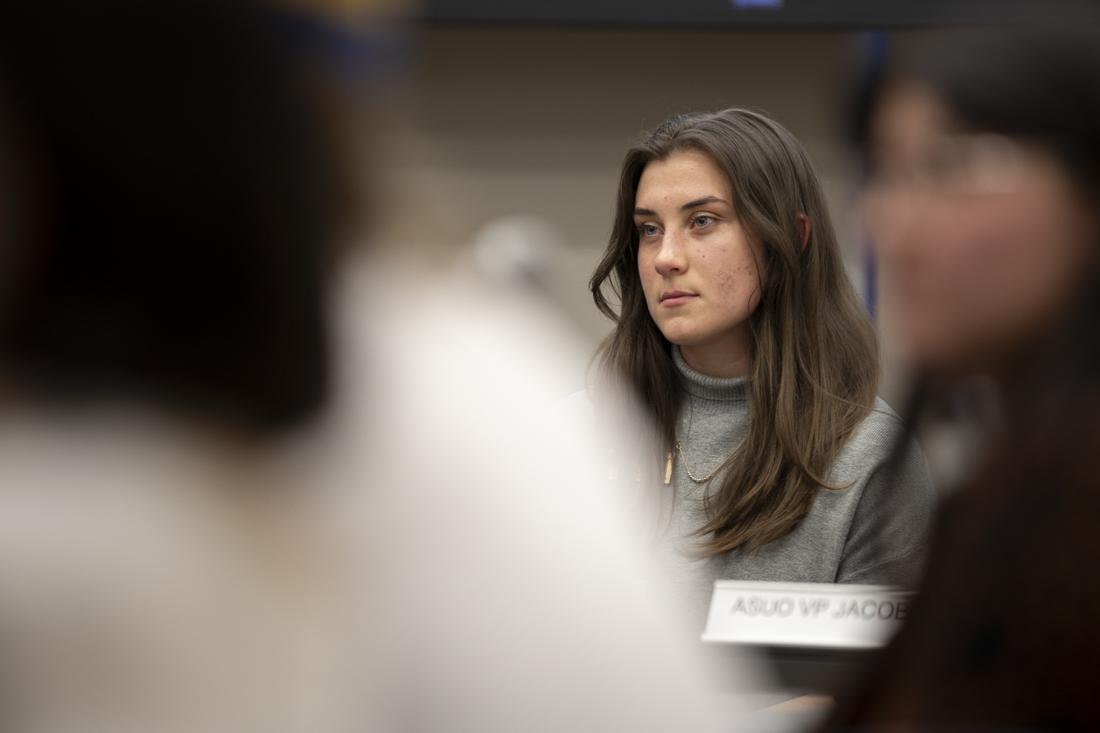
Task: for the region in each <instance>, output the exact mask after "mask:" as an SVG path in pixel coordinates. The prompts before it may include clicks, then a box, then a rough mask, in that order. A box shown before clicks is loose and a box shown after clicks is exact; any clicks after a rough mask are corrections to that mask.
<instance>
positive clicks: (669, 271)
mask: <svg viewBox="0 0 1100 733" xmlns="http://www.w3.org/2000/svg"><path fill="white" fill-rule="evenodd" d="M608 287H610V288H611V289H612V290H613V291H614V292H615V294H616V295H617V296H618V300H619V301H620V303H621V304H620V306H619V308H618V310H616V309H615V307H614V306H613V305H612V304H611V302H610V301H609V299H608V297H607V295H606V294H605V290H606V289H607V288H608ZM591 289H592V294H593V297H594V298H595V301H596V305H597V306H598V307H599V308H600V310H601V311H603V312H604V313H605V314H606V315H607V316H608V317H610V318H611V319H612V320H614V321H615V324H616V326H615V330H614V332H613V333H612V334H611V336H610V337H609V338H608V340H607V341H606V343H605V344H604V346H603V348H602V350H601V353H600V360H601V364H602V366H603V373H604V376H605V377H606V378H608V379H610V380H612V381H615V380H624V381H625V382H626V385H627V386H628V387H629V388H632V389H633V391H635V392H636V394H637V396H638V398H639V399H640V401H641V404H642V406H643V408H644V410H645V411H646V412H647V413H648V415H649V416H650V417H651V418H652V420H653V422H654V424H655V427H656V430H657V440H656V442H657V443H658V445H657V446H655V447H654V446H650V447H648V448H647V449H646V450H647V451H648V453H649V457H648V460H646V461H645V462H646V463H647V464H648V465H649V466H650V467H651V468H652V469H655V473H656V474H657V475H656V483H663V484H665V485H667V490H668V492H670V493H671V496H672V499H671V522H670V527H669V534H670V536H671V538H672V539H673V540H674V542H675V544H677V545H679V547H680V549H682V550H684V551H685V552H682V553H678V554H681V555H687V556H688V557H689V561H688V563H687V566H686V568H685V569H684V570H683V577H684V579H685V581H686V582H687V583H688V585H689V586H691V590H692V592H694V593H696V594H697V595H698V596H699V600H700V601H701V602H704V603H705V599H706V598H707V597H709V591H710V589H711V587H712V585H713V581H714V580H717V579H742V580H774V581H804V582H825V583H832V582H840V583H883V584H902V585H909V584H910V583H911V582H912V581H913V579H914V571H915V569H916V568H917V566H918V565H919V561H920V558H921V552H922V547H923V545H924V533H925V525H926V519H927V517H928V515H929V512H930V508H931V504H932V492H931V487H930V483H929V478H928V474H927V471H926V469H925V466H924V464H923V460H922V459H921V457H920V456H919V454H917V453H916V452H912V453H910V454H909V455H908V456H907V457H906V459H905V460H904V461H902V462H901V463H900V465H899V466H897V467H896V470H893V471H888V470H887V469H886V465H885V461H886V458H887V456H888V455H889V454H890V451H891V448H892V447H893V445H894V443H895V442H896V441H897V439H898V436H899V434H900V432H901V424H900V421H899V419H898V417H897V415H895V414H894V413H893V412H892V411H891V410H890V408H889V407H888V406H887V405H886V404H885V403H884V402H882V401H881V400H877V399H876V397H875V387H876V382H877V375H878V357H877V346H876V340H875V336H874V333H873V331H872V329H871V325H870V323H869V322H868V319H867V316H866V315H865V313H864V311H863V308H862V307H861V304H860V302H859V300H858V298H857V296H856V294H855V293H854V292H853V289H852V287H851V285H850V283H849V281H848V279H847V277H846V275H845V272H844V269H843V266H842V263H841V260H840V256H839V254H838V252H837V244H836V238H835V235H834V233H833V229H832V224H831V223H830V220H829V215H828V212H827V209H826V206H825V202H824V199H823V197H822V194H821V188H820V185H819V184H818V181H817V177H816V175H815V174H814V171H813V167H812V165H811V163H810V160H809V158H808V156H807V154H806V152H805V151H804V150H803V148H802V146H801V145H800V144H799V143H798V141H797V140H796V139H795V138H794V137H793V136H792V135H791V133H790V132H788V131H787V130H786V129H784V128H783V127H782V126H781V125H779V124H778V123H776V122H775V121H773V120H771V119H768V118H767V117H765V116H764V115H762V114H759V113H756V112H752V111H748V110H743V109H727V110H724V111H721V112H716V113H707V114H690V115H684V116H679V117H675V118H673V119H670V120H668V121H667V122H665V123H664V124H663V125H661V126H660V127H658V128H657V129H656V130H654V131H653V132H652V133H650V134H649V135H648V136H647V137H645V139H644V140H643V141H642V142H641V143H640V144H639V145H637V146H636V147H634V148H632V149H631V150H630V151H629V152H628V153H627V155H626V159H625V161H624V163H623V168H622V179H621V183H620V187H619V195H618V204H617V210H616V216H615V224H614V230H613V233H612V236H611V241H610V243H609V245H608V248H607V251H606V252H605V254H604V257H603V260H602V261H601V262H600V264H599V266H598V267H597V268H596V271H595V273H594V275H593V276H592V280H591Z"/></svg>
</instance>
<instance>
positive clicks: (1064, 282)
mask: <svg viewBox="0 0 1100 733" xmlns="http://www.w3.org/2000/svg"><path fill="white" fill-rule="evenodd" d="M1043 11H1044V12H1048V13H1049V12H1050V11H1051V7H1050V4H1044V6H1043ZM1077 12H1084V11H1080V10H1078V11H1077ZM1065 17H1066V18H1068V19H1072V20H1073V21H1074V22H1073V23H1068V22H1067V23H1066V24H1065V26H1064V27H1044V26H1045V25H1046V23H1039V24H1035V25H1033V26H1032V27H1029V28H1028V29H1026V30H1021V29H1012V28H1010V27H1004V26H1001V27H999V28H997V29H995V30H986V31H980V30H971V31H967V32H956V34H954V35H946V36H943V37H939V38H935V39H934V41H933V40H932V39H923V42H922V43H923V45H922V46H921V47H920V48H918V49H914V50H915V51H916V53H915V54H909V55H905V54H900V55H898V56H897V57H895V58H892V59H890V60H889V61H888V64H887V67H886V70H885V72H884V73H883V74H882V75H881V77H880V78H879V79H878V80H877V81H876V82H875V83H874V85H873V86H872V88H871V89H870V90H869V93H868V94H867V95H866V99H867V103H866V105H865V109H864V110H863V112H862V114H861V115H860V117H861V120H862V125H861V127H862V130H861V137H862V140H863V142H864V143H865V144H866V147H867V150H868V152H869V153H870V162H871V172H872V175H871V180H870V182H869V189H868V211H869V214H870V216H869V222H870V224H871V227H872V230H873V234H874V239H875V242H876V247H877V250H878V254H879V257H880V261H881V262H882V263H883V266H884V270H885V272H886V274H888V275H889V276H890V280H891V283H890V284H891V286H892V289H893V292H894V293H895V301H896V308H897V311H898V312H897V319H896V320H897V322H898V325H899V327H900V328H901V329H902V335H903V336H904V337H905V341H906V343H907V345H908V351H909V355H910V359H911V361H912V362H913V364H914V366H915V367H916V368H917V370H918V371H919V372H920V373H921V374H922V380H921V382H922V383H923V384H924V385H926V387H925V389H924V390H922V392H923V394H922V396H920V397H918V398H917V399H916V400H915V401H914V402H915V404H917V405H918V406H920V407H921V408H922V410H921V412H922V413H926V412H928V411H929V410H927V409H926V408H929V407H936V405H935V404H934V402H933V400H932V399H931V395H937V394H938V395H942V394H950V393H951V392H952V391H953V388H954V389H957V385H958V384H959V383H960V382H961V381H963V380H968V379H970V378H972V377H973V376H975V375H984V376H986V377H987V378H991V379H992V381H993V383H994V384H995V385H996V387H997V391H998V393H999V407H1000V409H999V411H998V412H999V420H998V421H997V423H998V424H997V425H995V426H994V427H993V428H992V429H991V430H990V431H989V432H990V434H989V435H988V437H987V439H986V440H985V443H986V444H987V445H988V446H989V447H988V449H987V451H986V452H985V455H984V456H981V457H980V460H979V461H978V468H977V469H976V470H975V471H974V472H973V474H972V478H971V480H969V481H967V482H965V483H964V484H963V485H962V486H961V487H960V488H959V489H958V490H956V491H955V492H954V493H953V494H952V495H951V497H950V498H949V499H948V500H947V502H945V505H944V506H943V508H942V512H941V514H940V516H939V518H938V521H937V529H936V533H935V537H934V540H933V543H932V547H931V552H930V555H929V560H928V566H927V573H926V576H925V579H924V581H923V583H922V588H923V594H922V596H921V598H920V600H919V602H918V604H917V605H916V606H915V607H914V611H913V614H912V615H911V617H910V621H909V623H908V624H907V626H906V627H905V628H904V629H902V631H901V632H900V634H899V635H898V636H897V637H896V638H895V639H894V641H893V643H892V644H891V646H890V647H889V648H888V649H887V650H886V653H885V655H884V657H883V659H882V660H881V663H880V664H879V665H877V666H876V667H875V668H873V669H872V670H870V674H869V675H868V679H867V684H866V685H865V686H864V687H863V689H862V691H861V693H860V694H859V695H858V696H857V697H856V698H854V699H853V700H851V701H849V702H847V703H844V704H841V705H840V706H839V708H838V710H837V711H836V713H835V716H834V720H833V722H832V727H833V729H836V730H844V731H854V730H914V731H915V730H985V731H1008V730H1013V731H1024V730H1028V731H1038V730H1043V731H1093V730H1098V729H1100V708H1098V707H1097V705H1096V680H1097V679H1098V677H1097V669H1096V660H1097V659H1098V658H1100V637H1098V636H1097V634H1096V620H1097V618H1098V614H1100V587H1098V585H1097V583H1096V580H1095V572H1096V570H1095V569H1096V567H1097V565H1098V564H1100V534H1098V533H1097V522H1098V519H1100V490H1098V488H1100V487H1098V485H1097V484H1098V478H1097V477H1098V476H1100V461H1098V458H1097V457H1098V456H1100V419H1098V417H1097V416H1098V415H1100V342H1098V340H1097V336H1096V333H1097V332H1096V323H1097V319H1098V317H1100V257H1098V255H1100V248H1098V245H1100V217H1098V215H1097V212H1098V211H1100V32H1098V29H1100V17H1098V15H1097V14H1096V13H1095V12H1089V13H1088V14H1087V15H1084V16H1083V17H1080V18H1079V17H1077V16H1076V15H1067V16H1065ZM929 49H935V52H934V53H928V50H929Z"/></svg>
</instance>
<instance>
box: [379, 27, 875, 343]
mask: <svg viewBox="0 0 1100 733" xmlns="http://www.w3.org/2000/svg"><path fill="white" fill-rule="evenodd" d="M859 52H860V49H859V38H858V36H856V35H854V34H847V33H825V32H815V33H806V32H747V31H738V32H733V31H688V30H662V31H656V30H590V29H509V28H480V29H476V28H436V29H429V30H425V31H421V32H420V34H419V35H418V36H417V37H416V38H415V43H414V48H413V54H412V57H413V61H412V66H411V68H410V69H409V71H408V74H407V77H406V79H405V80H404V81H405V83H404V84H403V85H402V86H401V88H400V90H399V92H398V93H395V94H394V95H392V96H391V97H390V99H389V103H388V105H387V106H386V115H387V117H388V118H389V119H388V123H389V124H388V127H389V133H388V137H387V142H386V145H385V146H384V149H383V150H382V151H381V152H382V153H383V155H384V156H385V157H386V158H387V159H388V161H389V162H390V164H391V165H390V166H389V167H388V170H389V171H390V178H391V180H390V181H388V182H387V184H388V185H387V187H395V188H397V189H400V190H401V191H403V192H404V197H405V199H406V201H407V202H413V204H412V206H411V207H409V208H405V207H402V209H401V211H403V212H404V213H402V215H401V217H402V218H403V219H404V221H403V222H402V223H401V230H402V231H403V232H407V231H408V230H409V229H412V230H413V232H412V236H433V235H436V234H438V233H439V231H440V230H443V231H446V235H445V236H446V237H447V238H448V239H450V240H451V241H466V240H468V239H470V238H471V237H472V236H473V235H474V234H475V232H476V231H477V230H478V228H479V227H480V226H482V225H484V224H485V223H487V222H489V221H492V220H494V219H496V218H498V217H502V216H508V215H512V214H517V213H526V214H533V215H536V216H539V217H542V218H544V219H545V220H547V221H548V222H550V223H551V224H552V225H553V227H554V228H556V229H557V230H558V231H559V232H560V235H561V239H562V240H563V243H564V246H563V252H562V254H561V255H560V256H559V257H558V258H557V267H556V269H555V271H554V272H553V283H554V285H553V290H554V293H555V295H556V297H557V299H558V300H559V301H560V302H561V303H562V304H563V307H564V309H565V311H566V312H567V313H568V314H569V315H570V316H571V317H572V318H574V319H575V320H576V321H577V323H578V324H579V325H580V327H581V329H582V331H583V332H584V333H585V334H587V336H588V337H590V338H592V339H593V340H595V339H596V338H598V337H600V336H602V335H603V334H604V333H606V331H607V322H606V321H605V320H603V319H602V318H601V317H600V316H598V314H597V313H596V311H595V309H594V307H592V305H591V300H590V299H589V297H588V294H587V291H586V281H587V279H588V275H589V273H590V271H591V268H592V266H593V264H594V263H595V261H596V259H597V257H598V255H599V253H600V251H601V250H602V248H603V246H604V243H605V241H606V237H607V234H608V231H609V229H610V212H611V209H612V199H613V196H614V192H615V188H616V181H617V177H618V175H617V173H618V166H619V163H620V161H621V157H622V154H623V152H624V151H625V149H626V148H627V147H628V146H629V145H630V144H631V142H632V141H633V140H634V139H635V138H636V137H637V135H638V133H639V132H640V131H641V130H643V129H645V128H648V127H651V126H653V125H656V124H658V123H660V122H661V121H662V120H663V119H665V118H666V117H668V116H669V115H671V114H673V113H676V112H684V111H690V110H698V109H715V108H720V107H724V106H733V105H737V106H751V107H755V108H759V109H761V110H763V111H765V112H767V113H769V114H770V115H772V116H773V117H775V118H776V119H778V120H779V121H780V122H782V123H783V124H784V125H786V126H787V127H789V128H790V129H791V131H792V132H794V134H795V135H796V136H797V137H798V138H799V139H800V140H802V142H803V143H804V144H805V146H806V147H807V149H808V150H809V152H810V155H811V157H812V158H813V160H814V161H815V163H816V165H817V167H818V172H819V174H820V176H821V179H822V182H823V184H824V187H825V190H826V196H827V198H828V200H829V202H830V206H831V209H832V212H833V216H834V220H835V222H836V224H837V228H838V233H839V235H840V239H841V242H842V245H843V246H844V248H845V252H846V258H847V259H848V261H849V263H850V265H851V267H852V268H853V269H854V271H855V272H857V273H858V267H859V260H860V254H859V252H860V247H861V246H862V243H861V241H860V236H859V229H858V227H857V226H855V225H854V216H853V214H852V202H853V191H854V178H853V175H852V167H853V162H852V160H851V156H850V155H849V151H848V149H847V148H846V146H845V145H844V143H843V138H842V134H841V133H842V125H843V119H844V117H843V116H844V113H845V105H846V98H845V95H846V93H847V90H848V84H849V83H850V80H851V78H852V74H853V72H854V70H855V69H857V68H858V64H859ZM416 202H420V203H416ZM429 205H430V206H431V207H432V208H433V209H434V212H433V214H432V215H431V216H429V215H428V214H426V213H425V211H426V209H427V208H428V206H429ZM406 206H408V204H406ZM418 226H419V227H424V228H431V229H433V230H435V231H433V232H431V233H428V232H424V231H420V232H417V231H415V230H416V228H417V227H418ZM857 277H858V274H857ZM857 284H858V283H857Z"/></svg>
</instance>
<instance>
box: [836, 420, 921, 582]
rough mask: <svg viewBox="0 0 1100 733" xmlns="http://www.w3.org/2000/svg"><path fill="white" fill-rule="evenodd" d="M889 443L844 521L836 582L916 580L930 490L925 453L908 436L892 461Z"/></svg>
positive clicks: (893, 438) (896, 433) (894, 439)
mask: <svg viewBox="0 0 1100 733" xmlns="http://www.w3.org/2000/svg"><path fill="white" fill-rule="evenodd" d="M899 431H900V427H898V429H897V430H894V431H891V432H892V435H891V438H892V439H891V440H890V445H889V448H890V450H887V451H885V452H884V453H883V454H882V456H881V458H880V459H879V460H878V461H876V463H875V464H874V466H873V467H872V468H871V472H870V474H869V475H868V478H867V482H866V484H865V485H864V488H863V492H862V494H861V496H860V500H859V504H858V506H857V507H856V511H855V515H854V516H853V518H852V523H851V525H850V527H849V531H848V538H847V540H846V542H845V544H844V552H843V556H842V558H841V563H840V567H839V569H838V571H837V578H836V582H838V583H861V584H872V585H897V586H902V587H907V588H911V587H914V586H915V585H916V582H917V579H918V578H919V574H920V570H921V566H922V563H923V560H924V555H925V550H926V547H927V544H928V532H929V530H930V525H931V520H932V514H933V510H934V506H935V492H934V489H933V486H932V477H931V475H930V473H929V470H928V465H927V463H926V462H925V460H924V455H923V454H922V453H921V451H920V448H919V447H918V446H917V445H916V443H914V442H912V441H910V442H909V444H908V445H907V446H906V449H905V454H904V455H903V456H901V457H900V459H899V460H898V461H897V463H896V465H892V464H891V462H890V453H891V451H892V448H893V444H894V443H895V442H896V439H897V435H898V432H899Z"/></svg>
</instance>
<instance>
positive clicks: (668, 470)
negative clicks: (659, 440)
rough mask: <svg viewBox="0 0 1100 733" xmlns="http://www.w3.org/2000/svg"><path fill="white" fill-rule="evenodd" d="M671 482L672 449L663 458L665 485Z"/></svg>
mask: <svg viewBox="0 0 1100 733" xmlns="http://www.w3.org/2000/svg"><path fill="white" fill-rule="evenodd" d="M671 483H672V451H669V452H668V457H666V458H665V486H668V485H669V484H671Z"/></svg>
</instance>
